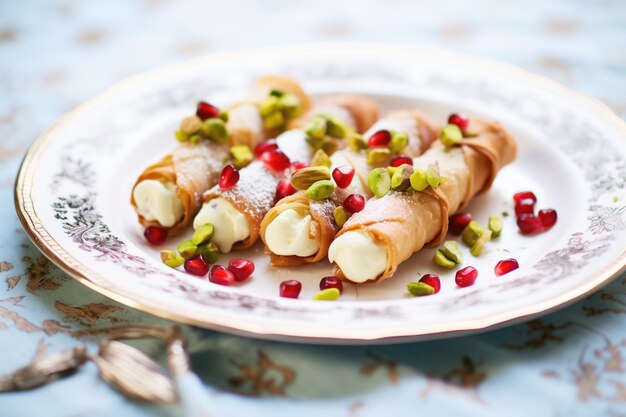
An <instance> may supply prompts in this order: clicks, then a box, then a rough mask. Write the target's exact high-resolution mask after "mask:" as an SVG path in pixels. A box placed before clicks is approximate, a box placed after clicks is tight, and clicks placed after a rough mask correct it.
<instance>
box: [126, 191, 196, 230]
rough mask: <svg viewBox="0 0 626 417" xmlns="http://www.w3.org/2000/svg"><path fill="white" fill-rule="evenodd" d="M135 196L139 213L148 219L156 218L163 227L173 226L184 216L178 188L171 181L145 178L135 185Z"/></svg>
mask: <svg viewBox="0 0 626 417" xmlns="http://www.w3.org/2000/svg"><path fill="white" fill-rule="evenodd" d="M133 198H134V199H135V204H136V205H137V213H139V215H141V216H142V217H143V218H144V219H146V220H148V221H152V220H156V221H157V222H159V224H160V225H161V226H163V227H172V226H174V225H175V224H176V223H177V222H178V221H179V220H180V219H182V218H183V213H184V207H183V203H182V201H180V198H179V197H178V189H177V187H176V185H174V184H172V183H171V182H169V181H167V182H161V181H158V180H143V181H141V182H140V183H139V184H137V185H136V186H135V189H134V190H133Z"/></svg>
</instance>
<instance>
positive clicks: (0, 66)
mask: <svg viewBox="0 0 626 417" xmlns="http://www.w3.org/2000/svg"><path fill="white" fill-rule="evenodd" d="M319 40H323V41H335V40H336V41H340V40H368V41H392V42H411V43H417V44H422V45H431V46H438V47H445V48H449V49H454V50H459V51H464V52H469V53H473V54H476V55H482V56H489V57H493V58H497V59H501V60H504V61H508V62H511V63H513V64H517V65H519V66H522V67H524V68H527V69H529V70H531V71H534V72H537V73H541V74H544V75H547V76H548V77H551V78H553V79H555V80H557V81H559V82H561V83H564V84H566V85H569V86H571V87H572V88H574V89H576V90H578V91H581V92H583V93H585V94H588V95H591V96H594V97H597V98H599V99H600V100H602V101H604V102H605V103H607V104H608V105H609V106H611V107H612V108H613V109H614V110H615V111H616V112H617V113H618V114H620V115H621V116H622V117H626V3H624V2H622V1H619V0H615V1H610V0H604V1H600V0H598V1H594V2H586V1H574V0H571V1H565V0H559V1H552V2H543V1H540V0H529V1H524V2H514V1H496V0H480V1H473V2H461V1H458V2H454V1H449V0H441V1H437V2H408V1H407V2H405V1H400V0H390V1H386V2H382V1H375V0H361V1H346V2H341V3H340V2H337V1H326V0H323V1H322V0H318V1H315V2H298V1H286V0H272V1H267V2H260V1H258V2H254V1H224V2H219V4H218V3H217V2H202V1H200V0H197V1H184V2H182V1H174V0H169V1H168V0H143V1H141V0H136V1H124V0H119V1H118V0H108V1H106V0H96V1H90V2H80V1H77V0H65V1H46V0H30V1H20V0H3V1H0V282H1V283H2V285H3V286H4V289H3V290H2V291H3V292H4V296H2V297H0V358H1V359H0V374H3V373H6V372H9V371H11V370H13V369H14V368H16V367H18V366H21V365H25V364H27V363H28V362H29V361H30V360H31V359H32V357H33V356H34V355H35V354H36V352H41V351H45V352H55V351H59V350H63V349H67V348H68V347H70V346H75V345H77V344H79V343H81V342H82V343H86V344H87V346H88V348H89V349H90V350H91V351H95V350H96V349H97V341H98V339H99V338H100V337H102V336H103V335H106V334H107V333H108V332H109V331H110V329H111V328H114V327H116V326H121V325H128V324H145V325H154V326H168V325H170V323H169V322H166V321H165V320H160V319H156V318H154V317H151V316H149V315H147V314H143V313H139V312H137V311H134V310H131V309H129V308H127V307H124V306H122V305H120V304H116V303H114V302H112V301H110V300H108V299H106V298H104V297H103V296H100V295H98V294H96V293H95V292H93V291H90V290H89V289H87V288H85V287H83V286H82V285H81V284H79V283H78V282H76V281H74V280H72V279H71V278H69V277H68V276H67V275H65V274H64V273H63V272H61V271H60V270H58V269H57V268H55V267H54V266H52V265H51V264H50V262H48V261H47V260H46V258H45V257H44V256H43V255H41V254H40V253H39V252H38V251H37V250H36V249H35V248H34V246H33V245H32V244H31V243H30V241H29V240H28V238H27V237H26V235H25V234H24V232H23V231H22V228H21V226H20V224H19V222H18V220H17V218H16V215H15V212H14V208H13V201H12V200H13V181H14V178H15V174H16V172H17V169H18V166H19V163H20V160H21V158H22V155H23V154H24V152H25V151H26V149H27V147H28V145H29V144H30V143H31V142H32V141H33V140H34V138H35V137H36V136H37V134H38V133H40V132H41V131H42V130H43V129H45V128H46V127H48V126H49V125H50V124H52V123H53V122H54V120H55V119H56V118H57V117H59V116H60V115H61V114H62V113H64V112H66V111H68V110H70V109H71V108H73V107H74V106H76V105H78V104H80V103H81V102H82V101H84V100H85V99H87V98H89V97H91V96H92V95H94V94H96V93H97V92H99V91H100V90H102V89H103V88H105V87H107V86H109V85H110V84H112V83H114V82H115V81H117V80H119V79H121V78H124V77H126V76H128V75H130V74H134V73H137V72H140V71H143V70H147V69H151V68H155V67H158V66H160V65H163V64H167V63H170V62H174V61H178V60H181V59H185V58H189V57H194V56H198V55H202V54H205V53H209V52H213V51H224V50H233V49H241V48H248V47H255V46H265V45H271V44H279V43H285V42H299V41H319ZM621 186H623V184H622V185H621ZM625 213H626V206H623V207H622V209H621V210H618V211H617V212H616V215H615V216H614V217H615V223H616V224H615V225H614V226H615V227H616V228H618V229H621V230H623V229H624V228H626V218H625V216H626V214H625ZM625 329H626V276H624V275H622V276H621V277H618V278H617V279H616V280H615V281H614V282H613V283H612V284H611V285H609V286H607V287H606V288H603V289H601V290H600V291H598V292H597V293H595V294H593V295H591V296H589V297H587V298H586V299H584V300H582V301H580V302H578V303H577V304H575V305H572V306H570V307H568V308H566V309H564V310H562V311H559V312H557V313H554V314H551V315H548V316H546V317H543V318H541V319H539V320H533V321H531V322H528V323H525V324H520V325H517V326H513V327H509V328H505V329H503V330H498V331H494V332H490V333H485V334H481V335H476V336H470V337H463V338H455V339H449V340H442V341H435V342H424V343H414V344H406V345H398V346H381V347H316V346H306V345H292V344H285V343H276V342H264V341H259V340H253V339H247V338H242V337H236V336H230V335H225V334H220V333H216V332H211V331H204V330H200V329H195V328H188V327H186V328H185V329H184V330H185V334H186V335H187V337H188V339H189V350H190V353H191V355H192V360H193V365H194V369H195V370H196V371H197V373H198V374H199V375H200V377H201V378H202V380H203V381H204V383H205V388H206V395H207V397H208V398H209V399H210V401H211V403H212V404H213V406H212V407H213V409H214V415H215V416H243V415H245V416H262V415H263V416H264V415H271V416H293V415H295V413H296V412H298V413H299V415H301V416H308V415H311V416H355V417H356V416H358V417H365V416H381V415H396V416H404V415H415V414H418V413H424V414H425V415H460V414H466V415H494V416H500V415H531V414H535V415H554V416H556V415H567V416H577V415H593V416H601V415H605V416H612V417H613V416H615V417H616V416H626V330H625ZM143 348H144V349H145V350H146V351H147V352H150V353H152V354H154V355H157V356H158V355H159V354H161V355H162V348H160V347H159V346H157V345H156V344H155V345H151V344H144V346H143ZM0 410H1V411H0V414H2V415H6V416H35V415H46V416H86V415H89V416H92V417H95V416H113V415H115V416H142V415H153V414H155V415H168V416H169V415H180V414H181V413H182V411H181V408H180V406H163V407H160V406H153V405H145V404H140V403H136V402H132V401H129V400H127V399H125V398H124V397H123V396H121V395H119V394H118V393H117V392H116V391H114V390H112V389H111V388H109V386H108V385H106V384H105V383H104V382H102V381H101V380H100V379H99V378H98V376H97V371H96V368H95V366H93V365H86V367H85V368H83V369H82V370H81V371H80V372H79V373H77V374H76V375H74V376H71V377H69V378H66V379H64V380H62V381H60V382H56V383H54V384H51V385H49V386H46V387H44V388H41V389H37V390H33V391H29V392H23V393H12V394H0Z"/></svg>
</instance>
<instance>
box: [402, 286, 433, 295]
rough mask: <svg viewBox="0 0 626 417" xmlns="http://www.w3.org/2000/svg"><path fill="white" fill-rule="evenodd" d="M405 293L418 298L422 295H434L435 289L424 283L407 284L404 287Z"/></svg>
mask: <svg viewBox="0 0 626 417" xmlns="http://www.w3.org/2000/svg"><path fill="white" fill-rule="evenodd" d="M406 289H407V291H408V292H409V293H410V294H411V295H413V296H415V297H420V296H422V295H432V294H434V293H435V289H434V288H433V287H431V286H430V285H428V284H426V283H425V282H409V283H408V284H407V286H406Z"/></svg>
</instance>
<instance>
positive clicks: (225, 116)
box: [217, 110, 230, 123]
mask: <svg viewBox="0 0 626 417" xmlns="http://www.w3.org/2000/svg"><path fill="white" fill-rule="evenodd" d="M217 117H219V118H220V119H222V120H223V121H224V123H228V120H230V115H229V114H228V111H226V110H221V111H220V115H219V116H217Z"/></svg>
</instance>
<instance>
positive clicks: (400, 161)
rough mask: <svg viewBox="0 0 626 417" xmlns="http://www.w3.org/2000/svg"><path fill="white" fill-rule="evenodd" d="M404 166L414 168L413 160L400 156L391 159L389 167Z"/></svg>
mask: <svg viewBox="0 0 626 417" xmlns="http://www.w3.org/2000/svg"><path fill="white" fill-rule="evenodd" d="M404 164H407V165H411V166H413V159H411V158H409V157H408V156H406V155H398V156H395V157H393V158H391V161H390V162H389V165H391V166H392V167H399V166H400V165H404Z"/></svg>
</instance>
